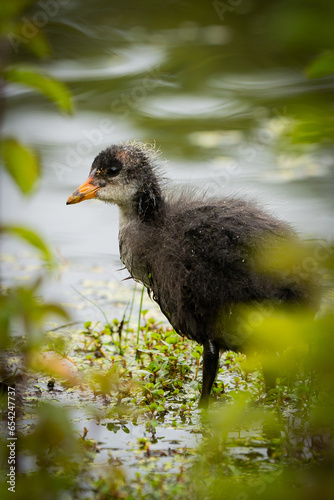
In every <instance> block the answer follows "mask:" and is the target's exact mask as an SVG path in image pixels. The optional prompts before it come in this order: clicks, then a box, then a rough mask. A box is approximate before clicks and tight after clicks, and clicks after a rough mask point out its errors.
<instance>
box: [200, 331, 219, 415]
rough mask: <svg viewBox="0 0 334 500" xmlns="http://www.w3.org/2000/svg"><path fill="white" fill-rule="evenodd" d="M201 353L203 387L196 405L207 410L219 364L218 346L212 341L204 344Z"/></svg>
mask: <svg viewBox="0 0 334 500" xmlns="http://www.w3.org/2000/svg"><path fill="white" fill-rule="evenodd" d="M203 347H204V351H203V385H202V393H201V397H200V400H199V403H198V407H199V408H207V407H208V404H209V396H210V392H211V388H212V384H213V383H214V381H215V378H216V375H217V371H218V364H219V346H218V344H217V343H216V342H214V341H213V340H208V341H207V342H206V343H205V344H204V346H203Z"/></svg>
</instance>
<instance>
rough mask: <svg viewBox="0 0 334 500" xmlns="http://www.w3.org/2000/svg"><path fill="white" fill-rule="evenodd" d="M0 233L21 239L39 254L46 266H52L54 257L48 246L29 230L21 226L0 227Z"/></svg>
mask: <svg viewBox="0 0 334 500" xmlns="http://www.w3.org/2000/svg"><path fill="white" fill-rule="evenodd" d="M0 231H1V232H2V233H6V234H9V235H11V236H16V237H18V238H21V239H22V240H24V241H25V242H27V243H29V244H30V245H32V246H33V247H35V248H36V249H37V250H38V251H39V252H40V253H41V256H42V258H43V259H44V260H45V262H46V263H47V264H49V265H51V266H53V265H54V257H53V255H52V253H51V251H50V250H49V248H48V246H47V245H46V243H45V242H44V241H43V239H42V238H41V237H40V236H39V235H38V234H36V233H35V232H34V231H32V230H31V229H27V228H26V227H22V226H1V227H0Z"/></svg>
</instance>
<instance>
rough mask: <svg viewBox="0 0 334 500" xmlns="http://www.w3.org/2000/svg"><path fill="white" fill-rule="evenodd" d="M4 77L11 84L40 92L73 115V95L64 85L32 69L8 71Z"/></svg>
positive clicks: (12, 69)
mask: <svg viewBox="0 0 334 500" xmlns="http://www.w3.org/2000/svg"><path fill="white" fill-rule="evenodd" d="M4 77H5V79H6V80H7V81H9V82H12V83H18V84H22V85H26V86H28V87H32V88H33V89H35V90H38V91H39V92H41V93H42V94H44V95H45V97H47V98H48V99H49V100H50V101H51V102H53V103H54V104H55V105H56V106H58V108H59V109H60V110H62V111H65V112H66V113H71V111H72V102H71V94H70V92H69V91H68V89H67V87H66V86H65V85H64V84H63V83H61V82H58V81H57V80H54V79H53V78H50V77H47V76H44V75H41V74H40V73H37V72H36V71H34V70H32V69H19V68H11V69H7V70H6V71H5V73H4Z"/></svg>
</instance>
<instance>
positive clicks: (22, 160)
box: [0, 139, 40, 194]
mask: <svg viewBox="0 0 334 500" xmlns="http://www.w3.org/2000/svg"><path fill="white" fill-rule="evenodd" d="M0 155H1V156H2V158H3V162H4V166H5V168H6V170H7V172H8V173H9V174H10V175H11V176H12V178H13V179H14V181H15V183H16V185H17V186H18V187H19V189H20V190H21V192H22V193H23V194H28V193H30V192H31V190H32V189H33V187H34V186H35V184H36V181H37V179H38V178H39V172H40V165H39V161H38V158H37V156H36V155H35V153H34V152H33V151H32V150H31V149H30V148H28V147H26V146H23V145H22V144H21V143H19V142H18V141H17V140H16V139H4V140H3V141H1V142H0Z"/></svg>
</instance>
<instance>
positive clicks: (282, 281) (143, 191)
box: [79, 143, 311, 407]
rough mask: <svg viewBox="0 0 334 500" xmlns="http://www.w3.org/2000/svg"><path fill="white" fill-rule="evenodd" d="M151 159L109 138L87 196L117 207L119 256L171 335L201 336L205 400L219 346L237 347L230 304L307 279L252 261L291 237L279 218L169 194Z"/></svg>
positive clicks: (305, 283)
mask: <svg viewBox="0 0 334 500" xmlns="http://www.w3.org/2000/svg"><path fill="white" fill-rule="evenodd" d="M154 165H155V158H154V152H152V150H150V149H147V148H145V146H143V145H142V144H138V143H132V144H131V143H130V144H124V145H118V146H111V147H110V148H107V149H106V150H104V151H103V152H101V153H100V154H99V155H98V156H97V157H96V158H95V160H94V162H93V165H92V169H91V173H90V179H91V183H92V184H93V185H94V186H96V187H95V188H94V189H96V188H98V189H97V191H96V194H95V196H96V197H97V198H100V199H101V200H104V201H107V202H111V203H116V204H117V205H118V206H119V209H120V231H119V247H120V256H121V260H122V261H123V263H124V265H125V266H126V267H127V269H128V271H129V273H130V274H131V276H132V277H133V278H134V279H135V280H137V281H139V282H141V283H143V284H144V285H145V286H146V288H147V289H148V291H149V293H150V294H152V297H153V299H154V300H155V301H156V302H157V303H158V304H159V306H160V308H161V310H162V312H163V313H164V315H165V316H166V317H167V318H168V320H169V321H170V323H171V325H172V326H173V327H174V328H175V330H176V331H177V332H178V333H179V334H180V335H185V336H186V337H188V338H189V339H193V340H196V341H197V342H199V343H200V344H203V346H204V357H203V388H202V394H201V399H200V406H202V407H205V406H207V403H208V397H209V394H210V391H211V387H212V384H213V382H214V379H215V376H216V372H217V367H218V361H219V351H220V350H221V349H240V348H242V346H241V345H240V343H239V342H238V341H236V342H235V341H234V340H233V339H238V332H234V331H233V328H234V326H233V325H235V322H233V321H231V317H233V314H234V313H235V311H236V308H237V306H238V305H240V304H253V303H259V302H262V301H270V302H272V303H295V304H305V303H308V302H310V301H311V290H310V286H309V280H307V279H303V278H302V277H300V276H298V275H294V274H293V273H284V274H282V273H280V272H279V271H278V270H275V269H269V270H268V269H261V267H260V266H259V262H260V261H261V258H262V256H263V258H265V256H266V255H268V253H270V252H274V253H275V252H277V250H278V249H279V248H280V247H281V246H284V244H286V242H291V241H294V239H295V238H296V236H295V235H294V233H293V231H292V230H291V229H290V227H289V226H288V225H287V224H285V223H283V222H281V221H278V220H277V219H275V218H274V217H272V216H271V215H269V214H267V213H266V212H264V211H263V210H261V209H259V208H258V207H257V206H256V205H254V204H253V203H251V202H248V201H243V200H240V199H236V198H232V197H229V198H225V199H216V198H210V197H203V196H196V195H194V193H189V192H188V193H187V192H186V191H185V192H183V193H182V192H181V193H180V194H179V195H178V196H171V195H170V194H168V191H167V190H165V189H164V188H163V183H162V182H161V179H160V177H159V174H158V173H157V170H156V167H155V166H154ZM79 189H80V188H79ZM79 201H81V200H79Z"/></svg>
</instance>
